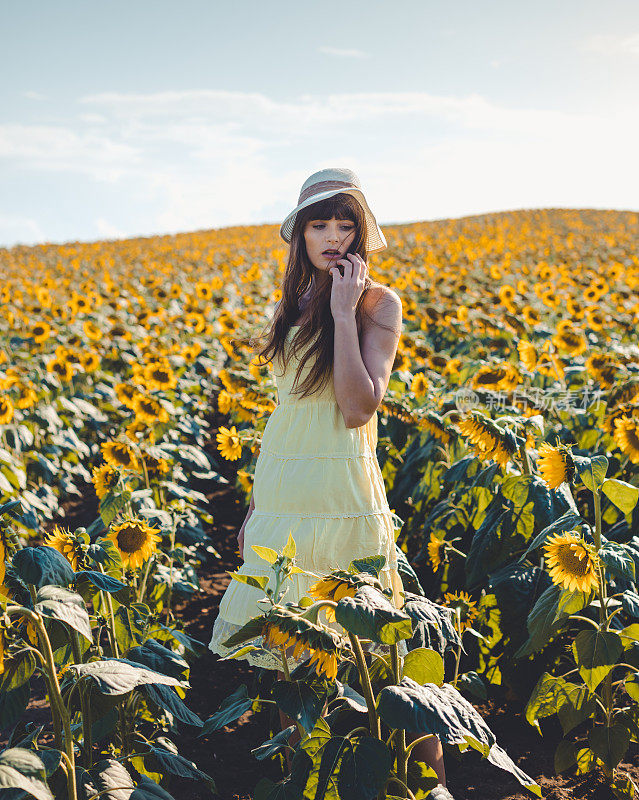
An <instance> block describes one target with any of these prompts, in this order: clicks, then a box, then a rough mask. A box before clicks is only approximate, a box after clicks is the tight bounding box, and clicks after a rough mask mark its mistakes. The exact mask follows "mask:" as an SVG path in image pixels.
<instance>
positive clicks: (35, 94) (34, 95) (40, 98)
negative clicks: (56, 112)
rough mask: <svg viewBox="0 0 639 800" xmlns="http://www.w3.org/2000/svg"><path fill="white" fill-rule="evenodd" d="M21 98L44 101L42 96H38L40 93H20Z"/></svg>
mask: <svg viewBox="0 0 639 800" xmlns="http://www.w3.org/2000/svg"><path fill="white" fill-rule="evenodd" d="M22 96H23V97H28V98H29V100H44V99H45V96H44V95H43V94H40V92H32V91H27V92H22Z"/></svg>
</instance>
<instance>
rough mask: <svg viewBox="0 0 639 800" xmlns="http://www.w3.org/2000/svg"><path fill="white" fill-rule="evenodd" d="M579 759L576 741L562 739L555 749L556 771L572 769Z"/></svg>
mask: <svg viewBox="0 0 639 800" xmlns="http://www.w3.org/2000/svg"><path fill="white" fill-rule="evenodd" d="M576 761H577V748H576V747H575V744H574V742H567V741H566V740H565V739H562V740H561V742H559V744H558V745H557V749H556V750H555V772H564V770H567V769H570V767H572V765H573V764H575V763H576Z"/></svg>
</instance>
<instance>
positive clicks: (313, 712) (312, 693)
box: [271, 680, 328, 733]
mask: <svg viewBox="0 0 639 800" xmlns="http://www.w3.org/2000/svg"><path fill="white" fill-rule="evenodd" d="M271 692H272V695H273V699H274V700H275V702H276V703H277V705H278V706H279V708H280V709H281V710H282V711H283V712H284V713H285V714H286V715H287V716H289V717H290V718H291V719H294V720H297V721H298V722H300V723H301V724H302V725H303V727H304V728H305V730H307V731H308V732H309V733H310V732H311V731H312V730H313V728H314V727H315V723H316V722H317V720H318V719H319V718H320V717H321V715H322V709H323V708H324V703H325V702H326V698H327V695H328V692H327V689H326V685H325V684H324V683H323V682H322V681H318V680H310V681H309V680H306V681H275V683H274V684H273V686H272V688H271Z"/></svg>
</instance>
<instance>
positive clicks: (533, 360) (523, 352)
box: [517, 339, 537, 372]
mask: <svg viewBox="0 0 639 800" xmlns="http://www.w3.org/2000/svg"><path fill="white" fill-rule="evenodd" d="M517 350H518V351H519V360H520V361H521V363H522V364H523V365H524V367H526V369H527V370H528V372H534V370H535V367H536V366H537V351H536V350H535V346H534V345H533V344H531V343H530V342H527V341H525V340H524V339H520V340H519V341H518V342H517Z"/></svg>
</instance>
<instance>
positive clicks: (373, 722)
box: [348, 631, 382, 739]
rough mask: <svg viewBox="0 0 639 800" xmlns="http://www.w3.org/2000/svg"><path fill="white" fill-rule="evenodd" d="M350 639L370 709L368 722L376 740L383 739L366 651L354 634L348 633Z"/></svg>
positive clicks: (367, 705) (360, 680)
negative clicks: (367, 665) (365, 655)
mask: <svg viewBox="0 0 639 800" xmlns="http://www.w3.org/2000/svg"><path fill="white" fill-rule="evenodd" d="M348 638H349V639H350V641H351V647H352V648H353V653H354V654H355V660H356V661H357V670H358V672H359V682H360V684H361V687H362V691H363V692H364V697H365V698H366V707H367V708H368V722H369V727H370V731H371V736H373V737H375V739H381V738H382V732H381V727H380V721H379V717H378V716H377V711H376V710H375V698H374V696H373V687H372V685H371V677H370V675H369V674H368V668H367V667H366V659H365V658H364V651H363V650H362V645H361V644H360V641H359V639H358V638H357V636H356V635H355V634H354V633H351V632H350V631H348Z"/></svg>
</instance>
